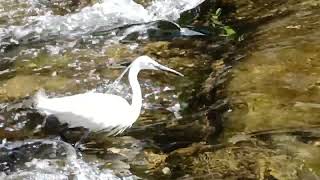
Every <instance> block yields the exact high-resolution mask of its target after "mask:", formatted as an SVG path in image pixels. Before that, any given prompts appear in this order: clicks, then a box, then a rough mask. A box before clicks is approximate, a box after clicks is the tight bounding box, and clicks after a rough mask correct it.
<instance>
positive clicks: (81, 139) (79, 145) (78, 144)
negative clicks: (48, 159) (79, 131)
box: [74, 129, 90, 150]
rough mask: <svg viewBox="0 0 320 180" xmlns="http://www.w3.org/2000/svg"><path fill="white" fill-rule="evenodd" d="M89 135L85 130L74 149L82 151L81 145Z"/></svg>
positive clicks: (87, 130)
mask: <svg viewBox="0 0 320 180" xmlns="http://www.w3.org/2000/svg"><path fill="white" fill-rule="evenodd" d="M89 135H90V130H89V129H85V131H84V133H83V135H82V136H81V138H80V139H79V141H78V142H76V144H75V145H74V147H75V148H77V149H80V150H81V149H82V148H81V144H82V143H83V142H84V140H85V139H87V138H88V137H89Z"/></svg>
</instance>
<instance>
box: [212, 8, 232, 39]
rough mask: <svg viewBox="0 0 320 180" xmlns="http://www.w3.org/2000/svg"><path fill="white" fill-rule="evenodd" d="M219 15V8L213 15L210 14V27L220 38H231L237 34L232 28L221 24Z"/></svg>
mask: <svg viewBox="0 0 320 180" xmlns="http://www.w3.org/2000/svg"><path fill="white" fill-rule="evenodd" d="M221 13H222V10H221V8H218V9H217V10H216V11H215V12H214V13H212V14H211V16H210V25H211V26H212V27H213V28H215V29H218V31H219V35H220V36H226V37H231V38H233V37H235V35H236V34H237V33H236V31H235V30H234V29H233V28H232V27H230V26H227V25H224V24H223V23H222V22H221V20H220V15H221Z"/></svg>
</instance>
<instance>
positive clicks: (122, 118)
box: [35, 56, 183, 135]
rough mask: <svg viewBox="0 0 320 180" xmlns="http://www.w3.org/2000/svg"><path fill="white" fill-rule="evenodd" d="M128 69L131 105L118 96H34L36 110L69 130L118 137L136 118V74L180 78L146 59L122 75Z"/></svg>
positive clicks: (139, 96) (138, 95)
mask: <svg viewBox="0 0 320 180" xmlns="http://www.w3.org/2000/svg"><path fill="white" fill-rule="evenodd" d="M128 69H129V75H128V79H129V83H130V85H131V90H132V103H131V104H129V103H128V102H127V100H125V99H124V98H122V97H120V96H116V95H113V94H104V93H98V92H93V91H90V92H86V93H82V94H77V95H72V96H65V97H58V98H48V97H47V96H45V94H44V93H41V92H38V93H37V94H36V96H35V104H36V108H37V109H39V110H41V111H43V112H44V113H45V114H46V115H54V116H56V117H57V118H58V119H59V121H60V122H61V123H67V124H68V125H69V127H70V128H72V127H81V126H82V127H85V128H87V129H88V130H89V131H102V130H105V131H109V135H117V134H119V133H122V132H123V131H124V130H125V129H127V128H129V127H131V125H132V124H133V123H134V122H135V121H136V120H137V119H138V117H139V116H140V111H141V106H142V94H141V88H140V85H139V82H138V77H137V76H138V73H139V71H140V70H142V69H151V70H164V71H168V72H172V73H175V74H177V75H180V76H183V75H182V74H181V73H179V72H177V71H175V70H173V69H170V68H168V67H166V66H163V65H161V64H159V63H158V62H156V61H154V60H153V59H151V58H150V57H148V56H140V57H138V58H137V59H135V60H134V61H133V62H132V63H131V65H130V66H129V67H128V68H127V69H126V70H125V71H124V73H125V72H127V71H128ZM124 73H123V74H124ZM123 74H122V75H121V77H122V76H123Z"/></svg>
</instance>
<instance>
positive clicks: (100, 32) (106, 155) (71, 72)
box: [0, 0, 212, 179]
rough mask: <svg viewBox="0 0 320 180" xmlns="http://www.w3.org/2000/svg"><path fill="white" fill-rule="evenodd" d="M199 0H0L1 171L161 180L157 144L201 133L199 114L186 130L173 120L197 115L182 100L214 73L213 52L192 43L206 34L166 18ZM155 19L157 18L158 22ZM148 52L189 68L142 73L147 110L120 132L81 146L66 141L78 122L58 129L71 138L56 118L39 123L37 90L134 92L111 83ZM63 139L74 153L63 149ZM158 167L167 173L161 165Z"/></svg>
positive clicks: (20, 175) (16, 175) (17, 175)
mask: <svg viewBox="0 0 320 180" xmlns="http://www.w3.org/2000/svg"><path fill="white" fill-rule="evenodd" d="M201 2H202V1H201V0H200V1H180V2H175V1H161V0H158V1H154V2H152V3H150V5H149V6H147V7H146V8H144V7H143V6H141V5H139V4H136V3H134V2H133V1H130V0H122V1H102V2H101V3H96V4H93V5H92V6H87V7H84V8H82V9H78V10H76V11H74V12H71V13H66V14H64V13H65V12H63V13H61V14H63V15H57V12H56V9H53V6H51V5H50V2H47V1H34V0H32V1H31V0H30V1H26V2H24V3H23V4H22V3H19V2H17V1H1V2H0V6H1V8H0V11H1V12H0V19H1V23H0V28H1V29H0V46H1V55H0V56H1V58H2V60H1V64H0V67H1V72H0V74H1V78H0V100H1V109H2V110H1V122H0V123H1V124H0V126H1V128H0V137H1V139H2V150H1V154H2V157H0V161H1V163H2V165H1V167H0V168H1V171H3V172H5V173H2V174H1V177H2V178H5V179H25V178H29V179H70V178H71V179H119V178H121V179H137V178H138V177H140V178H155V179H157V178H156V177H154V176H153V173H154V172H156V171H155V170H157V171H158V170H160V172H161V168H160V167H158V165H160V164H162V163H163V162H164V161H165V158H166V156H167V155H165V154H163V153H162V152H161V149H165V148H168V149H170V148H171V145H170V144H171V143H173V144H176V143H177V142H179V141H182V142H183V143H182V144H183V146H185V145H186V144H190V143H192V142H193V140H194V139H199V138H201V137H202V135H201V132H202V130H201V127H202V125H203V124H201V123H200V124H198V126H197V127H196V128H195V129H191V130H190V131H192V132H199V135H197V136H190V137H188V138H186V137H185V136H184V133H185V130H184V128H181V127H180V128H178V129H177V127H179V124H187V125H188V124H189V125H188V126H191V125H192V123H193V120H194V118H196V119H199V118H200V117H197V116H196V117H193V115H192V113H191V114H190V113H185V112H184V109H186V108H187V107H188V101H189V98H188V97H189V96H190V95H191V94H192V93H194V92H195V90H196V88H197V87H198V86H199V84H200V83H201V82H202V81H203V80H204V79H205V78H206V76H207V75H208V74H209V73H210V70H211V68H210V67H209V65H210V61H211V59H210V58H211V57H212V56H211V55H210V54H207V55H201V53H200V48H198V47H197V44H196V43H195V44H194V45H193V43H194V42H198V43H200V44H201V43H202V44H203V43H205V42H204V41H203V40H202V39H203V38H201V37H197V36H199V35H200V36H204V34H202V33H197V32H195V31H192V30H188V29H186V28H181V27H179V26H178V25H176V24H174V23H173V22H170V21H173V20H177V19H178V18H179V16H180V14H181V13H182V12H184V11H186V10H189V9H192V8H194V7H196V6H197V5H199V4H200V3H201ZM48 3H49V4H48ZM12 8H14V9H15V11H11V9H12ZM8 12H10V14H8ZM136 12H139V13H136ZM11 13H12V14H11ZM18 14H20V16H18ZM58 14H60V13H58ZM7 19H10V21H7ZM91 19H95V21H92V20H91ZM159 19H161V20H162V21H156V20H159ZM165 20H166V21H165ZM155 21H156V22H155ZM149 22H152V23H149ZM144 23H146V24H144ZM148 23H149V24H148ZM132 24H138V25H137V26H136V25H132ZM121 26H124V27H121ZM118 27H121V28H118ZM151 30H152V33H151V34H150V33H149V32H151ZM185 33H187V34H185ZM190 33H193V34H190ZM194 33H196V34H194ZM132 36H134V38H132ZM127 37H129V38H127ZM173 39H175V40H174V41H173ZM179 41H181V42H180V43H179ZM175 42H177V43H175ZM183 44H190V46H194V48H193V47H184V45H183ZM202 46H203V45H202ZM197 49H198V50H197ZM144 54H147V55H150V56H152V57H156V59H157V61H159V62H160V63H162V64H165V65H167V66H169V67H171V68H173V69H176V70H178V71H180V72H182V73H183V74H184V75H185V77H184V78H179V77H175V76H172V75H169V74H161V72H142V73H141V74H140V78H139V79H140V84H141V86H142V89H143V92H144V103H143V114H142V116H141V118H140V119H139V121H138V122H137V123H135V124H134V126H133V127H132V128H131V129H129V130H128V131H127V132H125V134H123V135H122V136H120V137H115V138H110V137H105V135H103V134H101V135H100V134H99V135H97V136H96V137H91V138H90V139H92V141H90V142H87V144H86V145H85V147H86V150H85V151H83V152H78V151H77V150H75V149H73V147H72V146H71V143H74V142H75V141H76V140H77V139H79V137H80V135H81V130H80V134H79V132H78V131H76V130H75V131H70V132H68V133H66V134H64V137H63V138H64V139H63V140H64V141H66V142H68V143H70V144H68V143H64V142H63V141H62V140H61V139H60V135H59V133H58V132H57V129H59V127H57V125H56V124H55V123H54V119H53V120H52V122H51V120H50V122H49V123H53V124H47V125H46V126H45V128H43V127H42V126H41V124H42V121H43V118H44V117H43V116H42V115H41V114H39V112H36V111H35V110H34V109H32V108H31V106H30V105H31V100H32V99H31V98H32V96H33V95H34V94H35V92H36V91H37V90H39V89H41V88H43V89H45V90H46V93H48V95H49V96H51V97H59V96H64V95H71V94H76V93H80V92H86V91H90V90H97V91H102V92H112V93H115V94H119V95H121V96H123V97H125V98H127V99H128V100H129V101H130V92H131V91H130V87H129V86H128V83H127V81H126V77H124V78H123V80H122V81H121V82H120V83H119V86H117V88H116V89H110V86H111V84H112V82H113V81H114V80H115V79H116V78H117V77H118V76H119V75H120V74H121V72H122V71H123V70H124V68H125V67H126V64H128V63H130V62H131V61H132V60H133V59H134V58H135V57H137V56H140V55H144ZM195 59H197V61H195ZM195 69H198V71H197V72H195V71H194V70H195ZM198 73H202V74H201V76H199V75H197V74H198ZM195 74H196V75H195ZM200 114H203V113H201V112H200ZM106 116H107V115H106ZM50 126H51V127H50ZM171 132H172V133H171ZM175 133H177V134H175ZM34 139H38V140H37V142H35V141H36V140H34ZM88 141H89V140H88ZM34 143H35V144H36V145H35V144H34ZM57 143H58V144H61V143H62V145H61V146H59V145H57ZM48 144H49V145H48ZM178 144H179V143H178ZM167 146H168V147H167ZM65 147H68V148H69V150H68V153H70V151H72V152H71V154H69V155H68V153H67V155H66V152H65V151H66V150H65ZM173 147H175V145H173ZM26 149H27V150H28V151H27V152H28V153H27V152H26ZM48 151H49V152H48ZM51 151H53V152H51ZM12 152H15V154H13V155H12ZM29 152H30V153H29ZM16 154H18V155H16ZM19 154H21V156H20V155H19ZM38 154H40V155H39V156H38ZM64 156H66V158H67V159H64V158H65V157H64ZM69 156H71V158H69ZM8 158H9V159H8ZM159 168H160V169H159ZM163 168H164V167H163ZM169 170H170V169H169ZM34 173H35V174H34ZM161 176H164V178H166V175H165V174H161ZM162 178H163V177H162Z"/></svg>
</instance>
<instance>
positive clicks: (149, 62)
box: [133, 56, 183, 76]
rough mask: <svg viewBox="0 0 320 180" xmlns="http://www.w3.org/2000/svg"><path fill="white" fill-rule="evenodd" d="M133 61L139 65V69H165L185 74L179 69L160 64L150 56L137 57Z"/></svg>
mask: <svg viewBox="0 0 320 180" xmlns="http://www.w3.org/2000/svg"><path fill="white" fill-rule="evenodd" d="M133 63H134V65H136V64H137V66H139V69H151V70H163V71H168V72H171V73H174V74H177V75H179V76H183V74H181V73H179V72H178V71H176V70H173V69H170V68H168V67H166V66H164V65H161V64H159V63H158V62H156V61H155V60H153V59H151V58H150V57H149V56H140V57H138V58H137V59H135V60H134V61H133Z"/></svg>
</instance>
